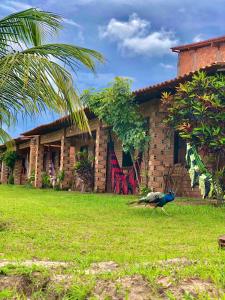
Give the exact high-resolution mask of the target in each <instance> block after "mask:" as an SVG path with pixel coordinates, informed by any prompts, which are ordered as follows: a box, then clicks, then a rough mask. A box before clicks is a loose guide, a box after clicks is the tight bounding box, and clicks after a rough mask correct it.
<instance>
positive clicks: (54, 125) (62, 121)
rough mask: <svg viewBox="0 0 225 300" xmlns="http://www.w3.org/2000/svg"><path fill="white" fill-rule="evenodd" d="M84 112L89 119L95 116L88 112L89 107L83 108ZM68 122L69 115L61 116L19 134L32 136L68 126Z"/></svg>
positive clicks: (69, 122)
mask: <svg viewBox="0 0 225 300" xmlns="http://www.w3.org/2000/svg"><path fill="white" fill-rule="evenodd" d="M84 111H85V114H86V116H87V118H88V119H89V120H90V119H93V118H94V117H95V116H94V114H93V113H92V112H90V110H89V109H87V108H86V109H85V110H84ZM69 124H71V118H70V116H69V115H68V116H64V117H62V118H59V119H57V120H55V121H53V122H50V123H47V124H43V125H40V126H38V127H35V128H33V129H31V130H29V131H26V132H24V133H22V134H21V135H22V136H33V135H40V134H43V133H49V132H52V131H54V130H58V129H61V128H63V127H65V126H68V125H69Z"/></svg>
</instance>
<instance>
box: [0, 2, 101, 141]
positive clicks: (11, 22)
mask: <svg viewBox="0 0 225 300" xmlns="http://www.w3.org/2000/svg"><path fill="white" fill-rule="evenodd" d="M61 21H62V19H61V18H60V17H59V16H57V15H55V14H53V13H49V12H45V11H40V10H38V9H34V8H30V9H27V10H25V11H21V12H17V13H14V14H11V15H9V16H7V17H4V18H3V19H1V20H0V98H1V108H0V123H1V124H4V125H6V126H9V125H11V124H12V123H13V122H15V121H16V119H17V114H18V113H22V114H23V115H29V116H30V115H33V114H38V113H40V112H44V111H46V109H50V110H53V111H55V112H57V113H69V114H71V120H72V121H76V122H77V124H78V126H79V127H80V128H84V127H88V124H87V119H86V116H85V114H84V112H83V109H82V105H81V104H80V101H79V97H78V95H77V93H76V90H75V89H74V87H73V79H72V76H71V74H70V73H69V70H68V69H66V67H68V68H69V69H71V70H73V71H77V69H78V67H79V66H80V65H83V66H84V67H86V68H88V69H89V70H91V71H93V72H94V71H95V62H96V61H100V62H103V57H102V55H101V54H100V53H98V52H96V51H94V50H90V49H87V48H81V47H79V46H73V45H67V44H48V43H44V42H45V40H46V38H47V37H52V36H53V35H54V34H56V33H57V32H58V30H59V29H61V28H62V26H61ZM8 139H9V136H8V134H7V133H6V132H5V131H4V129H3V128H2V126H0V140H1V141H4V142H5V141H6V140H8Z"/></svg>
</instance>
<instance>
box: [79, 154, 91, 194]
mask: <svg viewBox="0 0 225 300" xmlns="http://www.w3.org/2000/svg"><path fill="white" fill-rule="evenodd" d="M74 170H75V174H76V175H78V177H79V178H80V179H82V180H83V182H84V184H85V185H86V186H87V187H89V188H91V187H92V185H93V179H94V169H93V158H91V157H89V155H88V152H87V151H82V152H78V153H77V155H76V163H75V165H74Z"/></svg>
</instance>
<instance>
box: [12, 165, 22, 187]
mask: <svg viewBox="0 0 225 300" xmlns="http://www.w3.org/2000/svg"><path fill="white" fill-rule="evenodd" d="M21 173H22V160H21V159H17V160H16V162H15V166H14V170H13V176H14V184H21Z"/></svg>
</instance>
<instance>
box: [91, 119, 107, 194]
mask: <svg viewBox="0 0 225 300" xmlns="http://www.w3.org/2000/svg"><path fill="white" fill-rule="evenodd" d="M107 145H108V129H105V128H102V125H101V124H99V126H98V128H97V130H96V144H95V182H94V190H95V191H96V192H105V190H106V168H107Z"/></svg>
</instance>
